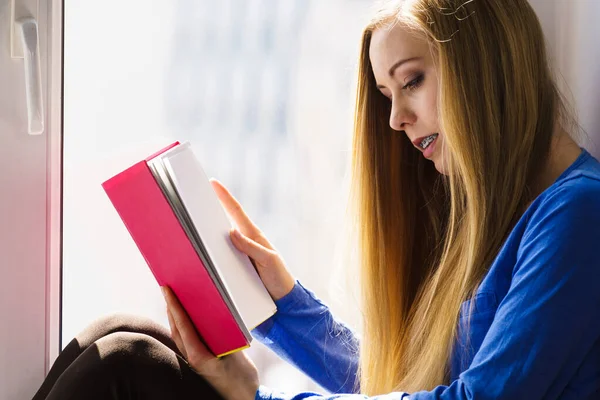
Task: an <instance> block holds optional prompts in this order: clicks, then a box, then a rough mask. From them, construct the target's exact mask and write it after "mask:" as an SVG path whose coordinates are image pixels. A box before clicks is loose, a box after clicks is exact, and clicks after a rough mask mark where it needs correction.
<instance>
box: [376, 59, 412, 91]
mask: <svg viewBox="0 0 600 400" xmlns="http://www.w3.org/2000/svg"><path fill="white" fill-rule="evenodd" d="M421 58H423V57H411V58H405V59H404V60H400V61H398V62H396V63H395V64H394V65H392V66H391V67H390V69H389V71H388V75H389V76H390V77H393V76H394V71H396V69H398V68H399V67H400V66H401V65H402V64H404V63H407V62H409V61H415V60H419V59H421ZM382 87H383V85H377V88H379V89H380V88H382Z"/></svg>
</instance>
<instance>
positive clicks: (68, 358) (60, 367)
mask: <svg viewBox="0 0 600 400" xmlns="http://www.w3.org/2000/svg"><path fill="white" fill-rule="evenodd" d="M115 332H133V333H142V334H145V335H148V336H150V337H153V338H155V339H156V340H158V341H159V342H160V343H162V344H163V345H165V346H166V347H168V348H169V349H171V350H172V351H174V352H175V353H177V354H179V355H181V354H180V353H179V350H177V346H176V345H175V343H174V342H173V341H172V340H171V337H170V334H169V332H168V331H167V329H166V328H164V327H163V326H161V325H159V324H157V323H155V322H153V321H151V320H149V319H146V318H140V317H136V316H132V315H114V316H110V317H106V318H101V319H98V320H97V321H95V322H94V323H92V324H90V325H89V326H88V327H87V328H86V329H85V330H84V331H83V332H81V333H80V334H79V335H77V337H76V338H75V339H73V340H72V341H71V342H70V343H69V344H68V345H67V346H66V347H65V349H64V350H63V351H62V352H61V353H60V355H59V356H58V358H57V359H56V361H55V362H54V365H52V368H51V369H50V371H49V372H48V376H47V377H46V379H45V380H44V383H43V384H42V386H41V387H40V389H39V390H38V392H37V394H36V395H35V396H34V397H33V400H43V399H45V398H46V396H48V393H49V392H50V390H52V387H53V386H54V383H55V382H56V381H57V380H58V378H60V376H61V375H62V373H63V372H64V371H65V370H66V369H67V368H68V367H69V365H71V363H72V362H73V361H75V360H76V359H77V357H79V355H81V354H82V353H83V352H84V351H85V350H86V349H87V348H89V347H90V346H92V345H93V344H94V343H95V342H96V341H98V340H99V339H101V338H103V337H105V336H108V335H110V334H112V333H115Z"/></svg>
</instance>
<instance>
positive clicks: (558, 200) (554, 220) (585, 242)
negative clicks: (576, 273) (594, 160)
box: [518, 173, 600, 264]
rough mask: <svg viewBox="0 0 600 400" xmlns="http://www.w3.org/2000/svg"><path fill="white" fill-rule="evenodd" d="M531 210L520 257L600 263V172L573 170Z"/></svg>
mask: <svg viewBox="0 0 600 400" xmlns="http://www.w3.org/2000/svg"><path fill="white" fill-rule="evenodd" d="M535 203H537V204H535V205H534V206H533V207H531V209H530V210H529V211H530V212H529V216H528V217H527V222H526V226H525V230H524V232H523V236H522V239H521V243H520V246H519V250H518V254H519V257H530V256H531V257H533V256H535V257H538V258H546V257H549V256H553V257H559V258H565V260H564V261H565V262H566V258H571V259H573V257H574V258H577V259H579V258H580V259H581V260H580V261H584V259H585V262H586V263H590V262H591V263H594V264H597V263H600V256H599V255H598V254H599V253H598V252H597V250H596V248H595V246H597V243H596V242H597V241H598V238H600V174H599V175H598V176H594V174H588V173H574V174H571V176H569V177H566V178H565V179H562V180H561V181H560V182H556V183H555V184H554V185H553V186H551V187H550V188H548V190H546V191H545V192H544V193H543V194H542V195H541V196H540V197H539V198H538V199H537V201H536V202H535Z"/></svg>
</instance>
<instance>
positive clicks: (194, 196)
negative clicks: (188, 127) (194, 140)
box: [159, 143, 277, 330]
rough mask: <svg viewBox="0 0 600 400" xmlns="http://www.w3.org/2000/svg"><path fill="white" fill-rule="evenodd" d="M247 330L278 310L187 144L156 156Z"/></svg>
mask: <svg viewBox="0 0 600 400" xmlns="http://www.w3.org/2000/svg"><path fill="white" fill-rule="evenodd" d="M159 157H160V158H161V159H162V161H163V163H164V166H165V168H166V170H167V172H168V173H169V176H170V178H171V180H172V182H173V185H174V186H175V189H176V190H177V192H178V193H179V197H180V198H181V201H182V202H183V205H184V207H185V208H186V210H187V212H188V215H189V217H190V219H191V221H192V223H193V224H194V227H195V228H196V231H197V232H198V235H199V236H200V238H201V239H202V243H203V244H204V247H205V248H206V251H207V253H208V255H209V257H210V258H211V260H212V262H213V264H214V266H215V268H216V270H217V273H218V274H219V276H220V277H221V280H222V281H223V284H224V285H225V288H226V289H227V291H228V293H229V295H230V297H231V299H232V300H233V303H234V305H235V307H236V309H237V310H238V312H239V314H240V315H241V317H242V319H243V321H244V324H245V325H246V327H247V328H248V330H252V329H253V328H255V327H256V326H257V325H259V324H260V323H262V322H263V321H265V320H266V319H268V318H269V317H270V316H272V315H273V314H274V313H275V311H276V310H277V308H276V306H275V303H274V302H273V300H272V299H271V296H270V295H269V292H268V291H267V290H266V288H265V287H264V285H263V283H262V281H261V279H260V277H259V276H258V273H257V272H256V270H255V268H254V266H253V265H252V263H251V262H250V260H249V259H248V257H247V256H246V255H245V254H243V253H242V252H240V251H239V250H237V249H236V248H235V247H234V246H233V244H232V243H231V239H230V237H229V230H230V229H231V222H230V221H229V219H228V217H227V214H226V213H225V210H224V209H223V207H222V206H221V202H220V201H219V199H218V197H217V195H216V193H215V192H214V189H213V188H212V185H211V184H210V182H209V180H208V177H207V176H206V174H205V172H204V170H203V169H202V166H201V164H200V162H199V161H198V159H197V158H196V156H195V155H194V152H193V150H192V148H191V146H190V144H189V143H183V144H180V145H179V146H176V147H175V148H173V149H171V150H169V151H167V152H165V153H163V154H162V155H160V156H159Z"/></svg>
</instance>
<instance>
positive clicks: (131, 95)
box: [62, 0, 371, 390]
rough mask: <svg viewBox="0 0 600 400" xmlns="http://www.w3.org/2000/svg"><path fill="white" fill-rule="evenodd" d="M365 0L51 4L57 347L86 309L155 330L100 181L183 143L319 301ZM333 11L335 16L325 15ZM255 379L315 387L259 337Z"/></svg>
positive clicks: (142, 270) (325, 281)
mask: <svg viewBox="0 0 600 400" xmlns="http://www.w3.org/2000/svg"><path fill="white" fill-rule="evenodd" d="M370 6H371V2H369V1H358V0H328V1H324V0H318V1H316V0H315V1H310V0H285V1H284V0H228V1H219V2H216V1H212V0H203V1H198V0H177V1H169V2H166V1H150V2H149V1H142V0H136V1H133V0H132V1H128V2H122V1H117V0H106V1H102V2H80V1H75V0H67V1H66V2H65V49H64V51H65V65H64V67H65V78H64V79H65V81H64V85H65V97H64V113H65V114H64V198H63V202H64V203H63V204H64V208H63V209H64V220H63V221H64V225H63V235H64V236H63V288H64V289H63V335H62V337H63V346H64V345H66V343H68V341H69V340H70V338H72V337H73V336H74V335H76V334H77V333H78V332H79V331H80V330H81V329H82V328H84V327H85V326H86V325H87V324H89V323H90V322H91V321H92V320H94V319H96V318H98V317H100V316H103V315H107V314H110V313H114V312H127V313H135V314H139V315H144V316H147V317H150V318H152V319H154V320H156V321H158V322H160V323H162V324H164V325H166V326H168V323H167V320H166V315H165V313H164V300H163V299H162V296H161V294H160V291H159V290H158V287H157V285H156V283H155V281H154V278H153V277H152V275H151V273H150V271H149V269H148V268H147V266H146V265H145V263H144V260H143V258H142V257H141V255H140V254H139V252H138V251H137V248H136V247H135V244H134V242H133V241H132V239H131V238H130V236H129V234H128V233H127V231H126V229H125V228H124V226H123V224H122V223H121V221H120V219H119V217H118V216H117V214H116V212H115V211H114V209H113V208H112V205H111V204H110V202H109V201H108V198H107V197H106V195H105V194H104V192H103V191H102V188H101V186H100V184H101V182H103V181H104V180H106V179H107V178H109V177H110V176H112V175H114V174H115V173H117V172H119V171H120V170H122V169H124V168H126V167H128V166H129V165H131V164H132V163H133V162H135V161H137V160H138V159H139V158H140V157H143V156H146V155H148V154H150V153H152V152H154V151H155V150H157V149H158V148H160V147H161V146H164V145H166V144H168V143H170V142H172V141H174V140H181V141H185V140H187V141H190V142H191V143H192V144H193V146H194V150H195V152H196V154H197V156H198V157H199V158H200V160H201V162H202V163H203V165H204V166H205V168H206V171H207V173H208V174H209V175H210V176H215V177H217V178H218V179H220V180H221V181H222V182H224V183H225V184H226V185H227V186H228V187H229V188H230V189H231V190H232V192H233V193H234V194H235V195H236V196H237V197H238V199H239V200H240V202H241V203H242V204H243V206H244V207H245V209H246V211H247V212H248V213H249V214H250V216H251V217H252V218H253V220H254V221H255V222H256V223H257V225H259V226H260V227H261V229H262V230H263V231H265V233H266V234H267V237H268V238H269V239H270V240H271V241H272V242H273V243H274V244H275V246H276V247H277V248H278V250H279V251H280V252H281V253H282V255H283V257H284V258H285V260H286V262H287V264H288V267H289V268H290V269H291V271H292V272H293V273H294V275H295V276H296V277H297V278H299V279H300V280H301V281H302V282H303V283H304V284H305V285H306V286H308V287H310V288H311V289H312V290H314V291H315V292H316V293H317V294H318V295H319V296H320V297H322V298H323V299H324V300H326V301H328V302H330V303H331V305H332V308H334V310H336V312H338V311H339V313H338V314H340V315H341V316H342V317H345V318H344V319H346V320H348V321H349V322H352V321H351V319H352V318H353V317H354V316H353V315H352V313H351V312H349V311H348V308H347V307H345V308H344V309H342V308H341V307H337V308H336V305H339V304H340V303H336V302H335V301H334V299H333V298H332V297H331V296H330V290H329V289H330V287H331V283H332V277H331V275H332V272H331V271H332V268H331V267H332V265H333V263H334V256H335V249H336V248H337V247H336V246H337V245H338V244H339V240H338V238H339V228H340V225H341V223H342V218H343V209H344V207H343V205H344V204H345V203H344V201H345V197H344V191H343V183H344V174H345V173H346V165H347V160H348V156H349V154H348V149H349V146H350V140H351V127H352V126H351V124H352V106H353V97H354V88H353V82H354V79H355V65H356V60H357V55H358V43H359V38H360V33H361V29H362V26H363V24H364V22H365V20H364V18H365V16H368V15H369V14H368V12H367V11H368V9H369V8H370ZM332 21H334V22H335V23H332ZM250 355H251V357H252V358H253V359H254V361H255V362H256V364H257V366H258V368H259V370H260V372H261V377H262V382H263V383H264V384H266V385H270V386H274V387H277V388H280V389H284V390H294V389H298V390H314V389H317V388H316V387H315V386H314V384H313V383H312V382H310V381H309V380H308V379H307V378H305V377H304V376H303V375H302V374H301V373H299V372H297V371H295V370H294V369H293V367H291V366H288V365H287V364H285V363H283V362H282V361H280V360H279V359H278V358H277V357H276V356H274V355H273V354H271V353H270V352H268V351H266V350H265V348H264V347H262V346H260V345H259V344H258V342H255V344H253V346H252V348H251V349H250Z"/></svg>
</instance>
